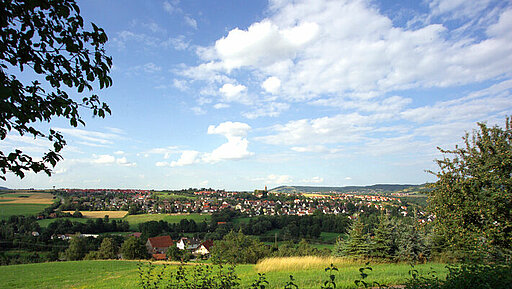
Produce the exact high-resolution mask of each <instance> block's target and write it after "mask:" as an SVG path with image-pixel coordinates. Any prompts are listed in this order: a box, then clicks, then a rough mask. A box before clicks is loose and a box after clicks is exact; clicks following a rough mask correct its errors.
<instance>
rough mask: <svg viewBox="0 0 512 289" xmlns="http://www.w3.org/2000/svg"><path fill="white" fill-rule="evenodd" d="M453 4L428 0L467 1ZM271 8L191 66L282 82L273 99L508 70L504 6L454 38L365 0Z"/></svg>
mask: <svg viewBox="0 0 512 289" xmlns="http://www.w3.org/2000/svg"><path fill="white" fill-rule="evenodd" d="M469 2H471V3H473V2H475V1H465V3H469ZM476 2H478V1H476ZM460 3H461V2H460V1H453V0H452V1H448V0H443V1H435V2H434V3H433V4H432V9H439V11H445V12H446V11H450V10H451V9H452V8H450V7H452V6H453V7H455V8H457V10H458V9H459V8H460V7H462V6H464V7H469V8H468V9H473V7H474V5H473V4H460ZM450 5H451V6H450ZM461 5H462V6H461ZM483 6H486V5H483ZM271 7H272V8H271V9H270V16H269V17H268V18H266V19H264V20H262V21H260V22H256V23H253V24H252V25H250V26H249V28H248V29H247V30H241V29H238V28H236V29H233V30H231V31H229V33H228V34H227V35H226V36H225V37H223V38H220V39H219V40H217V41H216V43H215V45H214V46H211V47H205V48H202V49H198V53H199V54H200V56H201V57H202V58H203V59H204V60H205V63H203V64H200V65H199V66H197V67H195V68H191V70H200V71H202V73H203V74H205V70H210V73H212V74H214V75H216V77H217V78H221V77H222V76H224V77H227V76H226V75H225V74H223V73H221V72H222V71H223V70H225V72H226V73H227V74H229V73H230V71H231V70H233V69H240V70H242V69H244V72H245V71H246V72H248V73H249V74H252V75H254V76H256V77H261V75H263V76H264V77H265V76H266V77H267V78H268V77H276V78H277V79H279V80H280V81H281V85H280V86H279V97H280V98H283V99H286V100H295V101H303V100H310V99H315V98H318V97H322V96H323V95H331V96H336V97H338V96H342V97H343V96H347V95H349V96H350V97H353V98H358V97H359V96H361V95H364V94H366V95H370V94H371V93H373V92H379V93H378V94H380V95H382V94H383V93H386V92H390V91H403V90H408V89H411V88H418V87H421V88H430V87H449V86H459V85H464V84H468V83H472V82H481V81H485V80H489V79H494V78H497V77H501V76H504V75H507V74H508V75H510V67H512V36H511V34H512V33H511V32H509V31H511V29H508V28H507V27H510V21H511V20H510V18H511V17H510V16H509V14H510V12H509V11H507V10H499V9H497V11H499V12H496V13H498V15H500V17H499V21H498V22H497V23H496V24H494V25H493V26H491V27H489V29H487V36H486V37H485V35H484V38H483V39H478V38H472V37H471V36H466V37H459V36H456V35H455V34H456V33H458V32H456V31H451V30H449V28H448V27H447V26H445V25H443V24H425V25H423V26H420V27H417V28H414V29H413V28H404V27H397V26H394V25H393V22H392V21H391V19H389V18H388V17H386V16H384V15H382V14H381V13H380V11H379V10H377V9H376V8H375V7H374V6H373V5H371V4H370V3H369V2H368V1H343V0H342V1H323V0H308V1H306V0H302V1H293V3H290V2H278V1H272V2H271ZM435 7H438V8H435ZM443 7H444V8H443ZM455 8H454V9H455ZM479 9H480V8H479ZM482 9H483V8H482ZM507 31H508V32H507ZM196 76H197V75H194V74H189V77H192V78H194V77H196ZM194 79H200V78H194ZM267 84H268V83H267ZM276 87H277V85H275V86H274V87H271V86H269V85H266V86H264V87H262V90H264V91H274V90H273V89H277V88H276Z"/></svg>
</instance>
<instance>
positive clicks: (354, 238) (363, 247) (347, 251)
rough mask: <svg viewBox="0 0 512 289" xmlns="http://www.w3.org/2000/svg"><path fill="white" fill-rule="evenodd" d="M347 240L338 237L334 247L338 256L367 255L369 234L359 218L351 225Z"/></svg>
mask: <svg viewBox="0 0 512 289" xmlns="http://www.w3.org/2000/svg"><path fill="white" fill-rule="evenodd" d="M348 234H349V235H348V239H347V240H346V241H344V240H342V239H338V240H337V241H336V245H335V248H334V255H336V256H350V257H367V256H368V234H366V233H364V224H363V222H362V221H361V220H360V219H359V218H358V219H356V220H355V221H354V222H353V223H352V226H351V227H350V231H349V233H348Z"/></svg>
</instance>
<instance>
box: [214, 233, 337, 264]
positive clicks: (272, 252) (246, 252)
mask: <svg viewBox="0 0 512 289" xmlns="http://www.w3.org/2000/svg"><path fill="white" fill-rule="evenodd" d="M330 253H331V251H330V250H329V249H326V250H319V249H317V248H313V247H312V246H311V245H310V244H309V243H308V242H307V241H306V240H304V239H302V240H301V241H300V242H298V243H295V242H293V241H286V242H282V243H280V244H279V245H278V244H277V243H274V244H273V245H265V244H264V243H263V242H261V241H259V240H258V239H256V238H254V237H253V236H247V235H245V234H244V233H243V232H242V231H241V230H239V231H238V232H235V231H230V232H229V233H228V234H227V235H225V236H224V238H222V240H219V241H216V242H215V245H214V246H213V247H212V249H211V258H212V260H213V261H214V262H220V263H222V262H227V263H232V264H239V263H256V262H258V260H260V259H263V258H266V257H291V256H312V255H315V256H320V255H329V254H330Z"/></svg>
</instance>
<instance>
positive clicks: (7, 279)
mask: <svg viewBox="0 0 512 289" xmlns="http://www.w3.org/2000/svg"><path fill="white" fill-rule="evenodd" d="M362 265H363V264H362V263H348V264H344V265H340V266H339V267H338V269H339V271H338V272H336V273H335V276H336V283H337V285H338V286H337V288H356V287H355V285H354V280H356V279H358V278H360V277H359V271H358V269H359V268H360V267H361V266H362ZM158 266H161V265H158ZM190 266H192V265H190ZM371 267H372V268H373V271H371V272H370V273H369V277H368V278H367V281H369V282H373V281H376V282H379V283H381V284H386V285H392V284H401V283H403V282H404V281H405V280H406V279H407V278H408V277H409V270H410V269H411V267H410V265H407V264H375V265H373V266H371ZM175 268H176V266H175V265H174V266H171V270H172V269H175ZM257 268H258V266H257V265H239V266H237V268H236V272H237V275H238V276H239V277H240V278H241V280H240V283H241V286H240V288H248V287H249V286H250V284H251V283H252V282H253V281H254V280H255V279H256V277H257V274H258V271H257V270H258V269H257ZM415 269H417V270H418V271H420V273H424V274H426V273H428V272H430V271H432V270H433V271H436V272H437V274H438V276H440V277H442V278H444V276H445V275H446V272H447V269H446V268H445V265H444V264H437V263H430V264H423V265H417V266H416V267H415ZM260 272H262V273H265V275H266V277H267V280H268V281H269V282H270V285H269V286H268V287H267V288H283V287H284V285H285V284H286V282H287V281H288V280H289V275H293V276H294V279H295V284H297V285H298V286H299V288H301V289H307V288H319V287H320V284H321V283H322V281H325V280H327V278H328V276H327V273H326V272H325V271H324V270H323V269H321V268H316V269H307V270H301V269H292V270H277V271H267V272H264V271H260ZM137 283H138V271H137V262H135V261H72V262H52V263H38V264H24V265H11V266H2V270H0V284H2V287H4V288H138V284H137Z"/></svg>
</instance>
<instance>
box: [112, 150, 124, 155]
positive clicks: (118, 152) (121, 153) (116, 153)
mask: <svg viewBox="0 0 512 289" xmlns="http://www.w3.org/2000/svg"><path fill="white" fill-rule="evenodd" d="M114 154H115V155H124V151H116V152H114Z"/></svg>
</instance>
